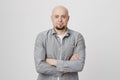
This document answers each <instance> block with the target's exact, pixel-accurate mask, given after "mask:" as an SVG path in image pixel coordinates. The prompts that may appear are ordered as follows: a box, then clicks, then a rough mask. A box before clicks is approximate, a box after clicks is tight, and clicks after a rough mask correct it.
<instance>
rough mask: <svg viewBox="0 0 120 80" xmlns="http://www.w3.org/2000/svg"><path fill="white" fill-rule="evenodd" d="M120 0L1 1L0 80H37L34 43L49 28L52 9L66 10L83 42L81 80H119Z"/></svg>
mask: <svg viewBox="0 0 120 80" xmlns="http://www.w3.org/2000/svg"><path fill="white" fill-rule="evenodd" d="M119 4H120V1H119V0H0V80H36V79H37V75H38V74H37V72H36V70H35V65H34V53H33V52H34V43H35V39H36V36H37V35H38V33H39V32H41V31H44V30H48V29H50V28H52V27H53V26H52V23H51V19H50V16H51V10H52V8H53V7H54V6H57V5H63V6H65V7H67V8H68V10H69V14H70V21H69V23H68V27H69V28H70V29H73V30H76V31H78V32H80V33H81V34H82V35H83V36H84V38H85V43H86V61H85V66H84V69H83V71H82V72H79V78H80V80H120V5H119Z"/></svg>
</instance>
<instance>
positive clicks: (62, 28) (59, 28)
mask: <svg viewBox="0 0 120 80" xmlns="http://www.w3.org/2000/svg"><path fill="white" fill-rule="evenodd" d="M55 28H56V29H57V30H64V29H65V26H60V27H58V26H56V27H55Z"/></svg>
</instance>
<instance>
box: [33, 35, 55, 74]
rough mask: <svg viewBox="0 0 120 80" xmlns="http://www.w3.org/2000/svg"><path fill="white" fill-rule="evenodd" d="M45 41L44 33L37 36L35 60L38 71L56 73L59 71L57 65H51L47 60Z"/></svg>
mask: <svg viewBox="0 0 120 80" xmlns="http://www.w3.org/2000/svg"><path fill="white" fill-rule="evenodd" d="M43 41H44V37H43V35H42V34H39V35H38V36H37V38H36V41H35V47H34V60H35V67H36V71H37V72H38V73H42V74H56V73H57V69H56V67H54V66H51V65H49V64H48V63H46V61H45V59H46V57H45V56H46V53H45V48H44V45H43V43H44V42H43Z"/></svg>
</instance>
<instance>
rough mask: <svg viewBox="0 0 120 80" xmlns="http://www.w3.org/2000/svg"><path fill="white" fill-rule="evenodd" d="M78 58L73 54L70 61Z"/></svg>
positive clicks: (77, 55)
mask: <svg viewBox="0 0 120 80" xmlns="http://www.w3.org/2000/svg"><path fill="white" fill-rule="evenodd" d="M78 58H79V54H73V55H72V57H71V58H70V60H77V59H78Z"/></svg>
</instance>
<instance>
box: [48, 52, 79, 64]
mask: <svg viewBox="0 0 120 80" xmlns="http://www.w3.org/2000/svg"><path fill="white" fill-rule="evenodd" d="M78 57H79V55H78V54H77V53H75V54H73V55H72V57H71V58H70V60H77V59H78ZM46 62H47V63H48V64H50V65H52V66H57V60H56V59H51V58H47V59H46Z"/></svg>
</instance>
